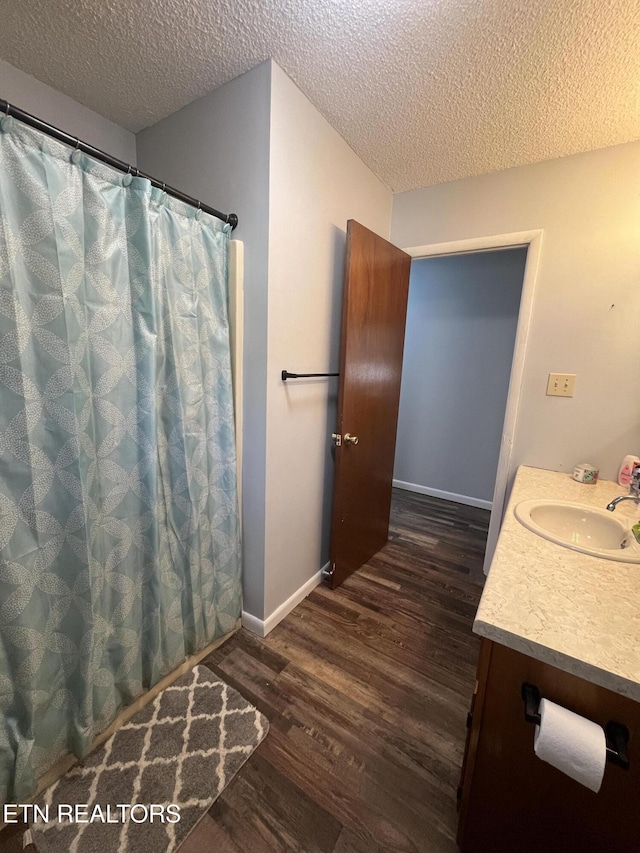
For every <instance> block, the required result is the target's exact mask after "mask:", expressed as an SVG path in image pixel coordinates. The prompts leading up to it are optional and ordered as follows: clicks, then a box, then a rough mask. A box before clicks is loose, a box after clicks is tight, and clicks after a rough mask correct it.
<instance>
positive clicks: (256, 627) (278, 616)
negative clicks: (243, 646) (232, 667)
mask: <svg viewBox="0 0 640 853" xmlns="http://www.w3.org/2000/svg"><path fill="white" fill-rule="evenodd" d="M328 568H329V563H327V564H326V565H324V566H323V567H322V568H321V569H320V571H318V572H316V573H315V575H313V577H310V578H309V580H308V581H306V582H305V583H303V584H302V586H301V587H300V588H299V589H297V590H296V591H295V592H294V593H293V595H290V596H289V598H287V600H286V601H285V602H284V603H283V604H281V605H280V607H276V609H275V610H274V611H273V613H272V614H271V615H270V616H267V618H266V619H264V620H262V619H258V617H257V616H254V615H253V614H252V613H247V611H246V610H243V611H242V627H243V628H246V629H247V631H251V633H252V634H257V635H258V637H266V636H267V634H268V633H269V631H272V630H273V629H274V628H275V627H276V625H277V624H278V622H282V620H283V619H284V617H285V616H288V615H289V613H291V611H292V610H293V608H294V607H297V606H298V604H300V602H301V601H303V600H304V599H305V598H306V597H307V596H308V595H309V593H310V592H313V590H314V589H315V588H316V587H317V586H318V585H319V584H321V583H322V573H323V572H324V571H326V570H327V569H328Z"/></svg>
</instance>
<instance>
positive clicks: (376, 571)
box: [0, 490, 489, 853]
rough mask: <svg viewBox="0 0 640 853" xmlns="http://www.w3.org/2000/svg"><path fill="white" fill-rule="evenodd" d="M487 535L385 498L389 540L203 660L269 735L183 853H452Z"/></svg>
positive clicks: (425, 507) (461, 515) (428, 507)
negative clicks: (266, 626) (331, 584)
mask: <svg viewBox="0 0 640 853" xmlns="http://www.w3.org/2000/svg"><path fill="white" fill-rule="evenodd" d="M488 523H489V513H488V512H487V511H485V510H480V509H474V508H472V507H466V506H462V505H461V504H454V503H450V502H447V501H441V500H436V499H434V498H430V497H426V496H423V495H417V494H413V493H411V492H404V491H400V490H394V499H393V507H392V516H391V529H390V541H389V543H388V544H387V545H386V546H385V548H383V550H382V551H381V552H379V553H378V554H377V555H376V556H375V557H374V558H373V559H372V560H371V561H370V562H369V563H368V564H367V565H366V566H364V567H363V568H362V569H361V570H360V571H359V572H357V573H356V574H355V575H353V576H352V577H351V578H350V579H349V580H347V581H346V582H345V583H344V584H343V585H342V586H341V587H340V588H339V589H337V590H334V591H331V590H329V589H328V588H326V587H324V586H321V587H318V588H317V589H316V590H314V592H312V593H311V595H310V596H309V597H308V598H307V599H305V601H304V602H302V604H300V605H299V606H298V607H297V608H296V609H295V610H294V611H293V612H292V613H291V614H290V615H289V616H287V618H286V619H284V620H283V621H282V622H281V623H280V624H279V625H278V626H277V627H276V628H275V629H274V630H273V631H272V632H271V634H269V636H268V637H267V638H266V639H264V640H261V639H258V638H256V637H255V636H253V635H252V634H250V633H248V632H247V631H245V630H244V629H242V630H240V631H239V632H238V633H237V634H235V635H234V636H233V637H232V638H231V640H229V641H228V642H227V643H225V644H224V645H223V646H222V647H221V648H220V649H218V650H216V651H215V652H214V653H213V654H211V655H210V656H209V657H207V658H206V659H205V660H204V663H205V664H206V665H207V666H209V667H210V668H211V669H212V670H213V671H214V672H216V673H218V674H219V675H220V677H221V678H223V679H224V680H225V681H226V682H228V683H229V684H231V685H232V686H234V687H236V688H237V689H238V690H239V691H240V692H241V693H242V694H243V695H244V696H245V697H246V698H247V699H249V701H251V702H253V703H254V704H255V705H256V706H257V707H258V708H259V709H260V710H261V711H262V712H263V713H265V714H266V715H267V717H268V718H269V721H270V731H269V735H268V736H267V738H266V739H265V741H264V742H263V743H262V744H261V745H260V747H258V749H257V751H256V752H255V753H254V755H253V756H252V757H251V760H250V761H249V762H248V763H247V764H246V765H245V766H244V767H243V768H242V769H241V770H240V771H239V773H238V774H237V776H236V777H235V778H234V779H233V780H232V782H231V783H230V784H229V785H228V787H227V788H226V789H225V790H224V792H223V793H222V795H221V796H220V797H219V798H218V800H217V801H216V802H215V803H214V804H213V805H212V807H211V809H210V810H209V813H208V814H207V815H206V817H205V818H204V819H203V820H202V821H201V823H200V824H199V825H198V826H197V827H196V829H195V830H194V831H193V833H192V834H191V835H190V836H189V838H188V839H187V840H186V842H185V843H184V845H183V846H182V847H181V848H180V851H181V853H207V851H211V853H231V851H234V853H237V851H244V853H262V851H264V853H274V851H290V850H291V851H293V850H295V851H303V853H314V851H327V852H328V851H333V853H347V851H354V853H365V851H366V853H372V851H421V852H422V851H424V853H440V851H447V852H448V851H451V853H453V851H456V850H457V847H456V844H455V841H454V839H455V833H456V822H457V812H456V790H457V787H458V783H459V776H460V768H461V765H462V754H463V749H464V741H465V736H466V726H465V722H466V716H467V711H468V709H469V704H470V700H471V693H472V690H473V683H474V678H475V666H476V660H477V655H478V649H479V640H478V638H476V637H475V636H474V635H473V634H472V633H471V625H472V621H473V616H474V614H475V611H476V607H477V604H478V600H479V598H480V594H481V591H482V584H483V581H484V576H483V574H482V562H483V554H484V547H485V542H486V536H487V527H488ZM21 833H22V829H20V831H19V832H18V827H15V828H14V827H12V828H11V829H9V830H7V831H6V832H3V833H2V835H1V836H0V851H2V853H12V851H15V852H16V853H17V851H19V850H20V849H21V845H20V836H21ZM29 849H33V848H29Z"/></svg>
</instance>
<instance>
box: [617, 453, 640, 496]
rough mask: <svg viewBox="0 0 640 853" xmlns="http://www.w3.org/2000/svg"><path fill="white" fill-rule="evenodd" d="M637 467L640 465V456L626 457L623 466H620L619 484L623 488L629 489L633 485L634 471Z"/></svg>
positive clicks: (631, 455)
mask: <svg viewBox="0 0 640 853" xmlns="http://www.w3.org/2000/svg"><path fill="white" fill-rule="evenodd" d="M637 465H640V457H639V456H633V454H630V455H629V456H625V457H624V459H623V460H622V464H621V465H620V470H619V471H618V482H619V483H620V485H621V486H626V487H627V488H629V486H630V485H631V478H632V477H633V469H634V468H635V467H636V466H637Z"/></svg>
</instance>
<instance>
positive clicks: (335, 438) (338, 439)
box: [331, 432, 342, 447]
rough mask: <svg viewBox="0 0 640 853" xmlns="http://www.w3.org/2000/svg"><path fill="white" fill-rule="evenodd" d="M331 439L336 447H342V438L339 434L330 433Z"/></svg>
mask: <svg viewBox="0 0 640 853" xmlns="http://www.w3.org/2000/svg"><path fill="white" fill-rule="evenodd" d="M331 438H332V439H333V442H334V444H335V446H336V447H342V436H341V435H340V433H339V432H332V433H331Z"/></svg>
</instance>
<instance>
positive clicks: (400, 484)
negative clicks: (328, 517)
mask: <svg viewBox="0 0 640 853" xmlns="http://www.w3.org/2000/svg"><path fill="white" fill-rule="evenodd" d="M393 485H394V486H395V488H396V489H404V490H405V491H407V492H417V493H418V494H419V495H430V496H431V497H432V498H442V500H443V501H455V502H456V503H457V504H465V505H466V506H477V507H478V508H479V509H493V503H492V502H491V501H485V500H482V498H472V497H469V495H456V494H455V492H443V491H442V489H431V488H429V486H419V485H418V484H417V483H405V482H404V480H394V481H393ZM243 624H244V623H243Z"/></svg>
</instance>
